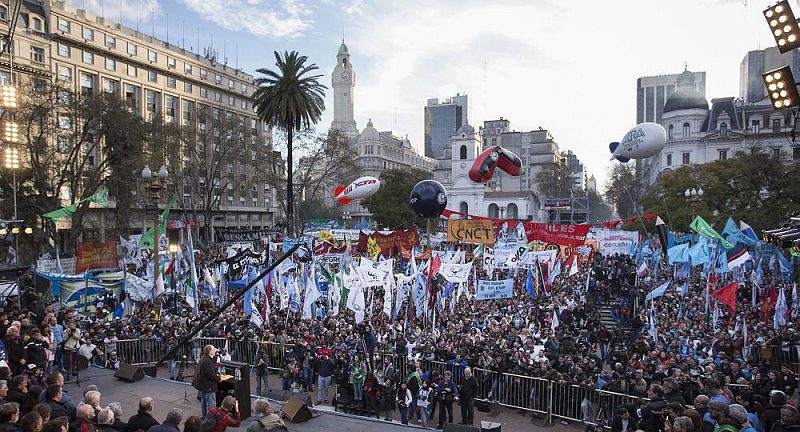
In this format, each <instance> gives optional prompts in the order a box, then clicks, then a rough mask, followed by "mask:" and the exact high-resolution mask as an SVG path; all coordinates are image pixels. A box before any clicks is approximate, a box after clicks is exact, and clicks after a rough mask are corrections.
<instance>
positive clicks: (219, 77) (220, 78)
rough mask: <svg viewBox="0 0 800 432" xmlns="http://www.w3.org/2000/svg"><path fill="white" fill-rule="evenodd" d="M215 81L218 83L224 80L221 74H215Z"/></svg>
mask: <svg viewBox="0 0 800 432" xmlns="http://www.w3.org/2000/svg"><path fill="white" fill-rule="evenodd" d="M214 82H215V83H217V84H219V83H221V82H222V77H221V76H219V75H218V74H214Z"/></svg>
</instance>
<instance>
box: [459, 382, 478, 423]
mask: <svg viewBox="0 0 800 432" xmlns="http://www.w3.org/2000/svg"><path fill="white" fill-rule="evenodd" d="M476 394H478V380H477V379H475V377H474V376H472V369H470V368H464V380H463V381H462V382H461V388H460V389H459V392H458V398H459V400H460V403H461V424H464V425H470V426H472V424H473V423H474V422H475V407H474V406H473V405H472V400H473V399H475V395H476Z"/></svg>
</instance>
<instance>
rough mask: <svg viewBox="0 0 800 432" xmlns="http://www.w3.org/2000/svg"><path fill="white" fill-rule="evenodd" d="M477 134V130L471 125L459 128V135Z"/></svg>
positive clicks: (467, 124) (465, 124) (466, 124)
mask: <svg viewBox="0 0 800 432" xmlns="http://www.w3.org/2000/svg"><path fill="white" fill-rule="evenodd" d="M474 133H475V128H474V127H472V126H470V125H469V123H464V125H463V126H461V127H460V128H458V132H456V134H457V135H472V134H474Z"/></svg>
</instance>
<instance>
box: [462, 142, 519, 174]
mask: <svg viewBox="0 0 800 432" xmlns="http://www.w3.org/2000/svg"><path fill="white" fill-rule="evenodd" d="M495 168H500V169H501V170H503V171H505V172H506V173H508V175H512V176H518V175H521V174H522V159H520V158H519V156H517V155H515V154H514V153H513V152H511V151H510V150H507V149H504V148H503V147H500V146H492V147H489V148H488V149H486V150H485V151H484V152H483V153H481V154H480V155H478V157H477V158H476V159H475V162H474V163H473V164H472V167H471V168H470V169H469V178H470V179H471V180H472V181H474V182H478V183H486V182H487V181H489V180H491V179H492V176H493V175H494V170H495Z"/></svg>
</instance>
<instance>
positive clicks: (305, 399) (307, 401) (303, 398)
mask: <svg viewBox="0 0 800 432" xmlns="http://www.w3.org/2000/svg"><path fill="white" fill-rule="evenodd" d="M291 398H295V399H300V402H302V403H303V405H305V406H307V407H309V408H312V407H313V406H314V403H313V402H312V401H311V395H310V394H308V393H291V392H287V393H286V399H285V400H286V401H288V400H289V399H291Z"/></svg>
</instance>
